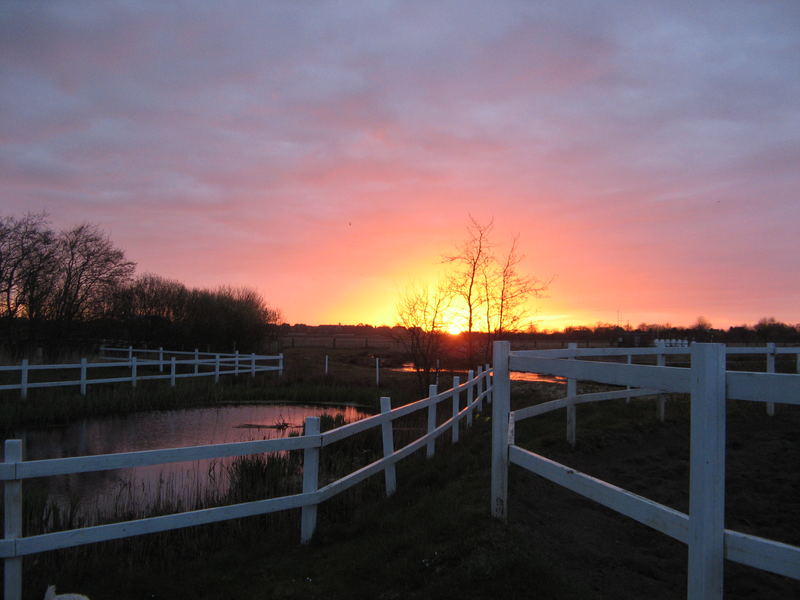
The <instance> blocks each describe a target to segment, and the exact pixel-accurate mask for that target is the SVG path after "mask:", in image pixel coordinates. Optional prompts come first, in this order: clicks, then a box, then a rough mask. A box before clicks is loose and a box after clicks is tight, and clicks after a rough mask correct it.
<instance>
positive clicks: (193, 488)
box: [16, 405, 367, 514]
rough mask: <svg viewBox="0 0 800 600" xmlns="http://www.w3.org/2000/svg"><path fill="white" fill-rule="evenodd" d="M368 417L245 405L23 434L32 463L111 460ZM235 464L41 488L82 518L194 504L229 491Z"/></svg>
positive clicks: (104, 475) (175, 466)
mask: <svg viewBox="0 0 800 600" xmlns="http://www.w3.org/2000/svg"><path fill="white" fill-rule="evenodd" d="M322 413H328V414H330V415H332V416H336V415H340V414H341V415H343V417H344V419H345V420H346V421H348V422H350V421H356V420H358V419H361V418H363V417H364V416H367V413H365V412H364V411H362V410H360V409H358V408H355V407H330V406H312V405H240V406H225V407H216V408H197V409H189V410H179V411H153V412H143V413H134V414H130V415H123V416H111V417H103V418H92V419H83V420H81V421H78V422H75V423H72V424H70V425H68V426H67V427H64V428H60V429H49V430H31V431H25V432H20V433H19V434H18V435H17V436H16V437H18V438H21V439H23V440H24V446H25V456H26V460H36V459H43V458H61V457H67V456H86V455H94V454H110V453H115V452H130V451H137V450H153V449H159V448H176V447H182V446H198V445H206V444H220V443H226V442H244V441H252V440H266V439H273V438H281V437H286V436H288V435H290V434H291V433H292V432H296V433H302V425H303V421H304V418H305V417H306V416H314V415H319V414H322ZM231 460H233V459H222V460H220V459H217V460H203V461H192V462H183V463H171V464H166V465H153V466H148V467H136V468H132V469H117V470H112V471H100V472H97V473H80V474H73V475H64V476H58V477H48V478H46V479H43V480H41V481H38V482H36V483H35V484H34V485H36V484H38V485H41V486H43V488H44V489H45V490H46V492H47V493H48V494H49V495H50V497H51V498H52V499H53V500H54V501H55V502H56V503H58V504H59V505H62V506H68V505H73V506H77V507H78V509H79V511H80V512H81V513H85V514H90V513H92V512H96V511H97V510H98V508H99V509H101V510H102V509H110V508H111V507H113V506H115V505H116V506H124V505H126V504H130V503H131V501H132V500H135V501H136V503H140V502H139V501H141V500H146V501H147V502H148V503H158V502H164V501H169V502H170V503H172V502H174V501H175V500H181V501H183V502H184V503H191V500H192V499H193V498H195V497H196V496H197V493H198V491H199V490H201V489H205V488H207V487H209V486H212V487H217V488H224V487H225V486H227V478H226V469H225V466H226V465H228V464H230V461H231Z"/></svg>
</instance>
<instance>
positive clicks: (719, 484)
mask: <svg viewBox="0 0 800 600" xmlns="http://www.w3.org/2000/svg"><path fill="white" fill-rule="evenodd" d="M778 353H780V354H795V355H798V360H800V348H797V347H794V348H776V347H775V345H774V344H768V345H767V346H766V347H763V348H726V347H725V346H724V345H722V344H694V345H692V346H691V347H690V348H680V347H666V346H663V345H662V346H660V347H657V348H607V349H606V348H602V349H600V348H591V349H590V348H577V347H576V345H575V344H571V345H570V347H569V348H567V349H566V350H551V351H524V352H511V351H510V346H509V344H508V342H496V343H495V346H494V396H495V402H494V404H493V415H492V421H493V429H492V492H491V494H492V514H493V516H495V517H496V518H499V519H502V520H505V519H506V517H507V495H508V467H509V465H510V464H515V465H518V466H520V467H522V468H523V469H525V470H527V471H530V472H531V473H534V474H537V475H539V476H541V477H544V478H545V479H548V480H550V481H552V482H554V483H556V484H558V485H561V486H562V487H565V488H567V489H570V490H572V491H574V492H576V493H578V494H581V495H583V496H585V497H587V498H590V499H592V500H594V501H596V502H598V503H599V504H602V505H603V506H606V507H608V508H610V509H612V510H614V511H616V512H619V513H621V514H623V515H625V516H628V517H630V518H632V519H634V520H636V521H639V522H640V523H643V524H645V525H648V526H649V527H652V528H653V529H656V530H657V531H660V532H661V533H664V534H666V535H668V536H670V537H672V538H674V539H676V540H679V541H681V542H683V543H685V544H687V545H688V546H689V558H688V564H689V569H688V585H687V590H688V591H687V597H688V598H689V600H719V599H721V598H722V573H723V561H724V559H726V558H727V559H728V560H733V561H736V562H739V563H742V564H745V565H749V566H751V567H755V568H758V569H762V570H765V571H770V572H772V573H777V574H780V575H784V576H787V577H792V578H794V579H800V547H796V546H792V545H789V544H784V543H782V542H778V541H775V540H770V539H766V538H762V537H758V536H754V535H748V534H745V533H741V532H738V531H734V530H730V529H725V528H724V501H725V421H726V418H725V403H726V400H728V399H731V400H747V401H754V402H764V403H766V404H767V406H768V413H769V414H772V412H771V411H770V407H771V408H772V411H774V405H775V404H776V403H785V404H795V405H798V404H800V376H798V375H796V374H784V373H778V374H776V373H774V370H775V362H774V357H775V354H778ZM674 354H688V355H689V356H690V359H691V363H690V364H691V366H690V367H689V368H679V367H666V366H663V365H664V364H665V360H664V359H665V357H666V356H667V355H674ZM730 354H765V355H766V356H767V371H768V372H766V373H753V372H741V371H726V356H727V355H730ZM653 355H655V356H656V363H657V365H656V366H651V365H638V364H631V363H632V360H631V358H632V357H635V356H653ZM603 356H605V357H618V356H626V357H627V364H621V363H611V362H599V361H597V360H585V359H586V358H592V359H594V358H596V357H603ZM798 366H800V365H798ZM798 370H800V369H798ZM509 371H524V372H533V373H539V374H546V375H556V376H561V377H566V378H567V395H566V396H565V397H563V398H560V399H557V400H552V401H549V402H545V403H542V404H537V405H533V406H528V407H525V408H521V409H519V410H516V411H513V412H512V411H511V410H510V382H509ZM578 380H589V381H594V382H599V383H604V384H610V385H615V386H627V387H626V389H622V390H613V391H609V392H599V393H592V394H578V393H577V381H578ZM665 393H685V394H689V395H690V397H691V448H690V490H689V514H685V513H682V512H680V511H677V510H675V509H673V508H670V507H668V506H664V505H663V504H659V503H657V502H654V501H652V500H649V499H647V498H644V497H642V496H639V495H637V494H634V493H632V492H629V491H627V490H624V489H622V488H620V487H617V486H614V485H611V484H609V483H607V482H605V481H602V480H599V479H596V478H594V477H591V476H589V475H586V474H584V473H580V472H578V471H575V470H574V469H572V468H570V467H567V466H566V465H562V464H560V463H557V462H555V461H552V460H550V459H548V458H546V457H544V456H541V455H539V454H536V453H534V452H531V451H530V450H526V449H525V448H522V447H520V446H518V445H516V444H515V440H514V430H515V425H516V423H517V422H519V421H521V420H523V419H527V418H531V417H534V416H537V415H541V414H544V413H547V412H551V411H553V410H558V409H560V408H566V409H567V440H568V441H569V442H570V443H571V444H573V445H574V444H575V440H576V421H577V418H576V412H575V407H576V405H578V404H581V403H587V402H600V401H605V400H611V399H615V398H627V399H630V398H631V397H638V396H655V397H657V398H658V400H659V416H660V417H661V419H662V420H663V410H664V407H663V403H664V402H665V400H664V396H663V395H664V394H665Z"/></svg>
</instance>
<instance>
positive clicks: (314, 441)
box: [0, 365, 492, 600]
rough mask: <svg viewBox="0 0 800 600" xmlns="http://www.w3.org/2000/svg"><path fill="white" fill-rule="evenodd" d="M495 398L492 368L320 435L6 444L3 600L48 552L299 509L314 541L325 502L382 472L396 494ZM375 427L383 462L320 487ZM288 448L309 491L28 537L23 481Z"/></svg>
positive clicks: (308, 431)
mask: <svg viewBox="0 0 800 600" xmlns="http://www.w3.org/2000/svg"><path fill="white" fill-rule="evenodd" d="M491 399H492V383H491V374H490V370H489V369H488V365H487V366H486V367H479V368H478V371H477V374H475V373H474V372H473V371H469V373H468V375H467V380H466V381H465V382H464V383H461V381H460V379H459V378H458V377H454V378H453V387H452V388H450V389H448V390H445V391H443V392H438V391H437V388H436V386H431V387H430V390H429V396H428V397H427V398H424V399H422V400H418V401H416V402H413V403H411V404H406V405H404V406H401V407H399V408H395V409H392V408H391V400H390V399H389V398H386V397H384V398H381V400H380V405H381V412H380V414H377V415H374V416H372V417H368V418H366V419H362V420H361V421H356V422H354V423H350V424H347V425H344V426H342V427H338V428H336V429H332V430H330V431H326V432H325V433H320V425H319V417H306V420H305V434H304V435H303V436H300V437H289V438H282V439H273V440H262V441H252V442H237V443H229V444H216V445H210V446H193V447H188V448H169V449H164V450H146V451H141V452H124V453H118V454H102V455H96V456H77V457H70V458H56V459H45V460H33V461H25V460H24V458H23V448H22V441H21V440H6V443H5V461H4V462H2V463H0V480H1V481H3V483H4V492H5V504H4V523H5V533H4V537H3V540H2V541H0V558H2V559H3V561H4V567H5V579H4V592H5V595H4V598H5V599H6V600H19V599H20V598H21V596H22V560H23V557H25V556H30V555H32V554H37V553H40V552H47V551H50V550H58V549H61V548H69V547H73V546H80V545H83V544H94V543H97V542H103V541H108V540H116V539H121V538H128V537H133V536H138V535H143V534H147V533H155V532H159V531H169V530H172V529H180V528H183V527H192V526H195V525H203V524H207V523H215V522H218V521H227V520H230V519H238V518H242V517H250V516H255V515H263V514H267V513H272V512H276V511H281V510H288V509H293V508H300V509H301V529H300V540H301V541H302V542H304V543H305V542H308V541H309V540H310V539H311V538H312V536H313V535H314V530H315V528H316V521H317V506H318V505H319V504H320V503H322V502H324V501H325V500H328V499H330V498H332V497H334V496H336V495H337V494H339V493H341V492H343V491H345V490H347V489H348V488H350V487H352V486H354V485H356V484H357V483H359V482H361V481H363V480H365V479H366V478H368V477H370V476H372V475H376V474H378V473H380V472H383V474H384V480H385V487H386V494H387V495H391V494H393V493H394V491H395V490H396V488H397V478H396V473H395V465H396V464H397V463H398V462H400V461H401V460H403V459H404V458H406V457H408V456H409V455H410V454H412V453H413V452H415V451H417V450H420V449H422V448H423V447H424V448H426V454H427V456H428V457H431V456H433V455H434V452H435V441H436V439H437V438H438V437H440V436H442V435H443V434H445V433H446V432H447V431H450V432H451V440H452V442H453V443H455V442H457V441H458V439H459V429H460V427H461V425H460V423H461V421H466V426H470V425H471V424H472V419H473V412H475V411H477V412H481V411H482V407H483V402H484V401H486V402H490V401H491ZM448 401H449V402H450V403H451V406H452V413H451V414H450V416H449V418H447V419H446V420H444V421H443V422H442V423H439V422H438V419H437V407H438V406H439V404H441V403H442V402H448ZM420 410H427V431H426V433H425V434H424V435H422V436H420V437H419V438H417V439H416V440H414V441H413V442H410V443H409V444H407V445H405V446H403V447H402V448H398V449H396V448H395V443H394V427H393V422H394V421H395V420H396V419H399V418H400V417H403V416H406V415H409V414H412V413H415V412H417V411H420ZM374 427H380V428H381V434H382V441H383V458H381V459H379V460H376V461H374V462H372V463H370V464H369V465H366V466H364V467H362V468H360V469H358V470H357V471H354V472H352V473H350V474H348V475H346V476H344V477H342V478H341V479H338V480H336V481H333V482H331V483H329V484H327V485H325V486H323V487H319V482H318V474H319V453H320V449H321V448H324V447H326V446H329V445H330V444H333V443H335V442H338V441H340V440H343V439H345V438H348V437H350V436H352V435H355V434H357V433H361V432H363V431H367V430H369V429H371V428H374ZM287 450H303V491H302V493H299V494H294V495H290V496H282V497H277V498H265V499H263V500H255V501H252V502H244V503H241V504H234V505H229V506H220V507H214V508H206V509H202V510H194V511H188V512H182V513H176V514H171V515H163V516H159V517H150V518H145V519H137V520H134V521H125V522H122V523H112V524H108V525H96V526H93V527H84V528H81V529H73V530H69V531H59V532H54V533H46V534H42V535H35V536H28V537H25V536H24V532H23V531H22V482H23V481H24V480H25V479H31V478H34V477H50V476H54V475H67V474H72V473H87V472H93V471H107V470H110V469H121V468H129V467H141V466H145V465H159V464H166V463H172V462H181V461H193V460H202V459H215V458H224V457H231V456H244V455H249V454H261V453H264V452H283V451H287Z"/></svg>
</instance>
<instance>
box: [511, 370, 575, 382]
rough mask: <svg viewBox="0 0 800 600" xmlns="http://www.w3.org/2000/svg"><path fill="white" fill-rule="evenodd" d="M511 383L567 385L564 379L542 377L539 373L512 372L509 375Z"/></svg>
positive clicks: (550, 376) (551, 376)
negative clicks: (529, 382)
mask: <svg viewBox="0 0 800 600" xmlns="http://www.w3.org/2000/svg"><path fill="white" fill-rule="evenodd" d="M509 379H511V381H531V382H535V383H567V380H566V378H564V377H554V376H553V375H540V374H539V373H519V372H517V371H512V372H511V373H510V374H509Z"/></svg>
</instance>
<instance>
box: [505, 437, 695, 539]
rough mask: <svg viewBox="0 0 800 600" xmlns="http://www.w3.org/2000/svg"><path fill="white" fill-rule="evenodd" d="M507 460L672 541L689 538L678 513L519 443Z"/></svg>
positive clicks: (686, 525)
mask: <svg viewBox="0 0 800 600" xmlns="http://www.w3.org/2000/svg"><path fill="white" fill-rule="evenodd" d="M509 459H510V461H511V462H512V463H513V464H515V465H519V466H520V467H522V468H524V469H527V470H528V471H530V472H531V473H536V474H537V475H540V476H542V477H544V478H545V479H548V480H550V481H552V482H553V483H557V484H558V485H560V486H562V487H565V488H567V489H568V490H572V491H573V492H576V493H578V494H581V495H582V496H585V497H587V498H590V499H591V500H594V501H595V502H597V503H599V504H602V505H603V506H606V507H608V508H610V509H612V510H615V511H617V512H618V513H622V514H623V515H626V516H628V517H630V518H632V519H635V520H636V521H639V522H640V523H642V524H644V525H647V526H648V527H652V528H653V529H656V530H658V531H660V532H661V533H664V534H666V535H668V536H670V537H672V538H675V539H676V540H679V541H682V542H684V543H685V542H686V541H687V539H688V538H689V532H688V530H689V519H688V517H687V516H686V515H685V514H684V513H682V512H679V511H677V510H674V509H672V508H670V507H668V506H664V505H663V504H659V503H658V502H653V501H652V500H648V499H647V498H643V497H642V496H639V495H637V494H634V493H632V492H629V491H627V490H624V489H622V488H620V487H617V486H615V485H612V484H610V483H607V482H605V481H601V480H600V479H596V478H594V477H591V476H590V475H586V474H585V473H581V472H580V471H576V470H575V469H572V468H571V467H567V466H566V465H562V464H560V463H557V462H555V461H553V460H550V459H549V458H545V457H544V456H540V455H538V454H534V453H533V452H530V451H528V450H524V449H522V448H520V447H519V446H512V447H511V448H510V451H509Z"/></svg>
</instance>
